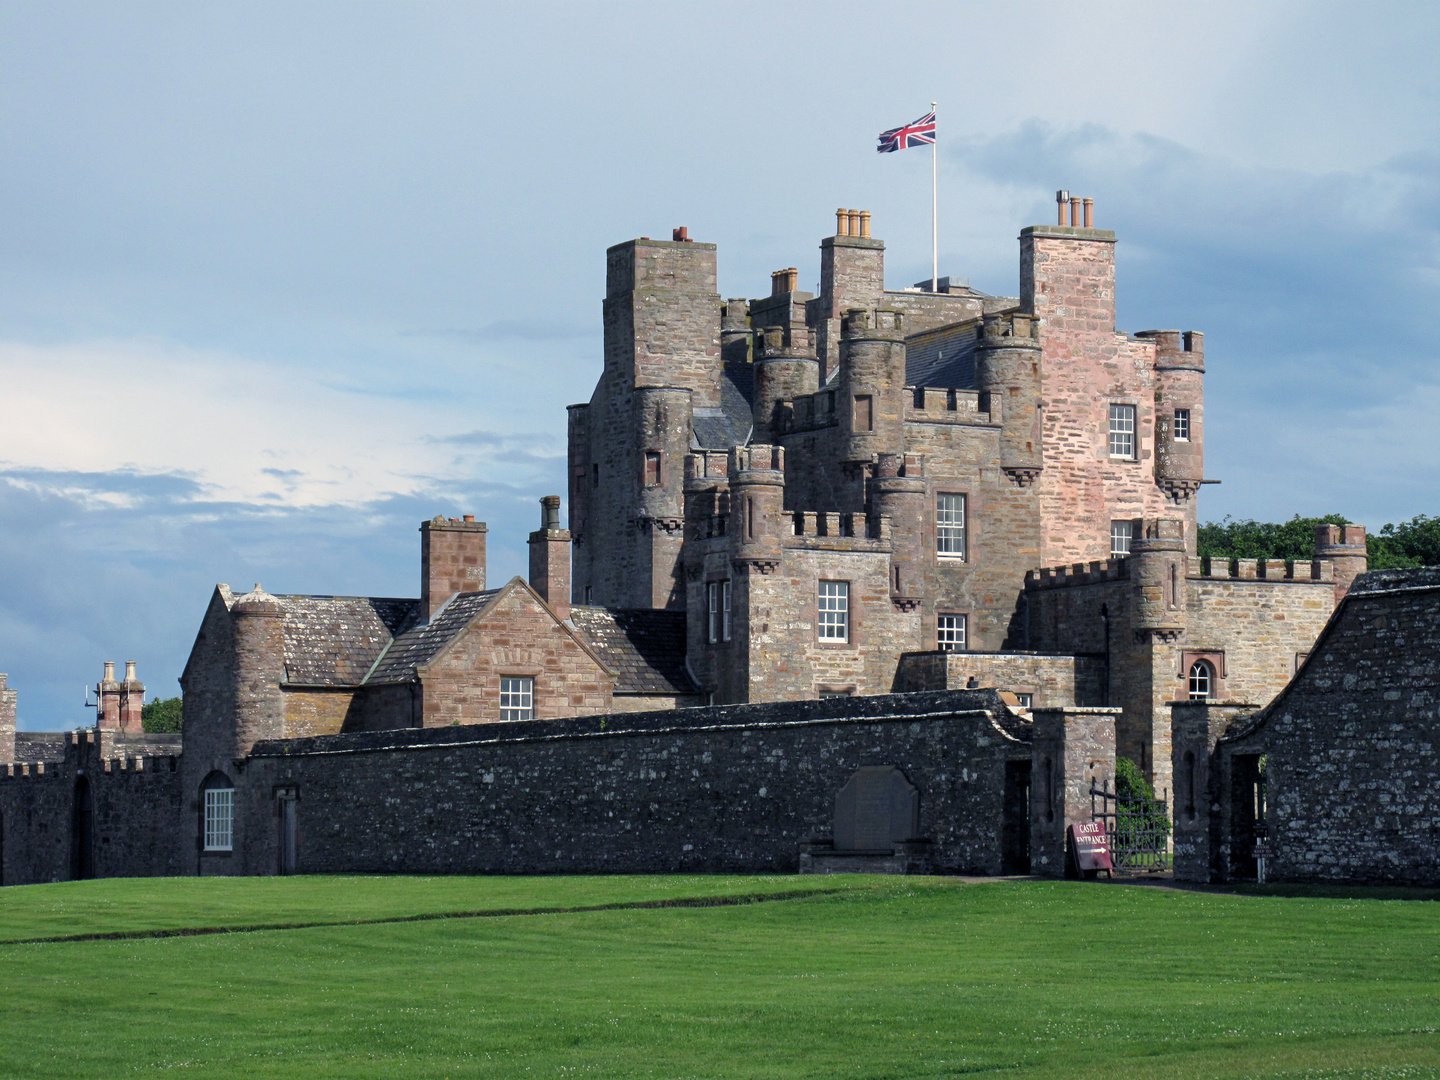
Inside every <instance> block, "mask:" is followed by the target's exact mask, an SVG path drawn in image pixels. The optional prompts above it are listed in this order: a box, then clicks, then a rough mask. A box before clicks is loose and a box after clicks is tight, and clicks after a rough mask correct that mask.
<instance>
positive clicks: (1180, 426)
mask: <svg viewBox="0 0 1440 1080" xmlns="http://www.w3.org/2000/svg"><path fill="white" fill-rule="evenodd" d="M1174 439H1175V441H1176V442H1189V441H1190V410H1189V409H1176V410H1175V427H1174Z"/></svg>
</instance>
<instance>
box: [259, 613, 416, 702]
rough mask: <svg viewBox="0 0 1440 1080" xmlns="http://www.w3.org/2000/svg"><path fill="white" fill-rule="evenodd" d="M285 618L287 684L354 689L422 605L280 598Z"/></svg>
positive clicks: (413, 618) (408, 624)
mask: <svg viewBox="0 0 1440 1080" xmlns="http://www.w3.org/2000/svg"><path fill="white" fill-rule="evenodd" d="M275 599H277V600H279V601H280V604H281V609H282V611H283V612H284V615H283V617H282V620H281V629H282V633H283V635H284V639H285V680H286V681H287V682H290V683H300V684H304V685H309V686H354V685H356V684H357V683H359V682H361V681H363V680H364V678H365V673H366V672H367V671H369V670H370V665H372V664H373V663H374V662H375V658H376V657H377V656H379V655H380V654H381V653H382V652H383V651H384V650H385V647H386V646H387V645H389V644H390V641H391V639H392V638H393V637H394V636H395V634H397V633H399V632H401V631H403V630H404V629H405V628H406V627H408V626H410V625H412V624H413V623H414V622H415V617H416V615H417V613H418V611H419V607H420V601H418V600H407V599H397V598H393V597H377V596H277V597H276V598H275Z"/></svg>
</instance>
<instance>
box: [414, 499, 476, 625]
mask: <svg viewBox="0 0 1440 1080" xmlns="http://www.w3.org/2000/svg"><path fill="white" fill-rule="evenodd" d="M486 531H487V529H486V525H485V522H483V521H476V520H475V515H474V514H466V515H465V517H464V519H463V520H462V519H461V518H450V519H449V520H446V519H445V518H443V517H441V516H440V515H439V514H436V515H435V517H433V518H431V519H430V520H429V521H422V522H421V523H420V620H421V622H428V621H429V620H430V616H432V615H434V614H435V612H437V611H439V610H440V609H441V608H442V607H444V606H445V604H446V603H447V602H448V601H449V599H450V598H451V597H452V596H454V595H455V594H456V593H462V592H480V591H482V590H483V589H484V588H485V533H486Z"/></svg>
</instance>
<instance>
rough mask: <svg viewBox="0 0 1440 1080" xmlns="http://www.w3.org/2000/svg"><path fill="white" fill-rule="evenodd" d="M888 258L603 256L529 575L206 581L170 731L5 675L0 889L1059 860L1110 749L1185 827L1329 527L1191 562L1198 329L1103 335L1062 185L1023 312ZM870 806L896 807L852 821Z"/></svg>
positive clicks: (1106, 294) (1109, 243)
mask: <svg viewBox="0 0 1440 1080" xmlns="http://www.w3.org/2000/svg"><path fill="white" fill-rule="evenodd" d="M884 251H885V248H884V244H883V242H881V241H880V240H878V239H876V238H874V237H873V236H872V235H871V221H870V215H869V214H868V213H864V212H857V211H847V210H842V211H837V214H836V230H835V235H833V236H829V237H826V238H824V239H823V240H822V241H821V243H820V274H819V291H818V294H811V293H808V292H802V291H800V290H799V289H798V279H799V271H798V270H797V269H796V268H794V267H790V268H786V269H782V270H778V271H776V272H775V273H774V274H773V275H772V276H771V290H770V295H769V296H766V297H762V298H759V299H750V300H745V299H731V300H722V299H721V297H720V296H719V294H718V292H717V291H716V280H717V273H716V249H715V246H714V245H712V244H705V243H699V242H696V241H692V240H691V239H690V238H689V236H688V234H687V231H686V230H685V229H677V230H675V231H674V234H673V236H672V239H670V240H651V239H648V238H641V239H639V240H634V241H628V242H626V243H623V244H619V245H616V246H615V247H612V248H611V249H610V250H609V251H608V253H607V284H606V296H605V301H604V335H605V336H604V367H603V371H602V373H601V375H600V378H599V381H598V383H597V386H596V389H595V392H594V394H593V395H592V397H591V399H590V401H589V403H588V404H584V405H574V406H571V408H570V410H569V426H568V437H569V454H568V504H569V521H568V526H569V527H568V529H567V528H562V527H561V523H560V499H559V498H558V497H555V496H547V497H546V498H545V499H543V500H541V519H540V527H539V528H538V529H537V530H536V531H535V532H534V533H532V534H531V537H530V573H529V575H528V578H529V580H528V581H526V580H522V579H520V578H515V579H512V580H511V581H510V582H508V583H505V584H504V585H501V586H500V587H498V588H491V587H488V584H487V581H486V573H485V562H486V555H485V539H486V526H485V524H484V523H483V522H477V521H475V520H474V519H473V518H472V517H465V518H462V519H455V518H450V519H446V518H435V519H433V520H432V521H427V522H424V523H423V524H422V525H421V530H420V535H421V559H420V564H421V566H420V570H421V573H420V596H419V598H418V599H406V598H376V597H335V596H316V595H278V596H277V595H271V594H270V593H267V592H265V591H264V590H263V589H261V588H260V586H258V585H257V586H256V587H255V589H254V590H252V591H251V592H249V593H247V594H244V595H238V594H237V593H236V592H235V591H232V590H231V589H230V588H229V587H228V586H225V585H220V586H217V588H216V590H215V593H214V594H213V596H212V598H211V602H210V605H209V609H208V610H207V612H206V614H205V616H204V619H203V620H202V624H201V627H200V630H199V633H198V634H197V637H196V641H195V644H194V647H193V649H192V652H191V656H190V660H189V663H188V664H187V666H186V669H185V673H184V675H183V676H182V679H181V682H182V687H183V690H184V734H183V739H180V738H178V737H174V736H145V735H143V734H140V733H139V732H138V728H137V724H136V720H137V718H136V717H134V716H132V715H131V714H132V713H133V712H134V711H135V710H134V708H133V707H132V705H130V704H124V703H126V702H130V703H138V701H139V700H140V698H139V697H137V696H136V695H137V694H143V687H141V686H140V684H139V683H138V681H137V680H136V679H135V673H134V671H133V669H131V670H128V671H127V676H126V680H124V681H123V683H122V682H121V681H117V680H115V679H114V678H113V671H111V670H109V669H108V668H107V672H106V678H105V679H104V680H102V682H101V684H100V685H99V686H98V687H97V695H98V696H97V700H98V701H100V702H101V706H100V708H99V714H98V723H97V728H96V730H95V731H93V732H90V733H82V734H79V735H77V734H70V735H44V736H41V735H25V734H23V733H22V734H19V735H17V734H15V733H14V722H13V715H14V713H13V691H0V714H4V712H5V709H6V707H7V704H6V703H7V700H8V702H9V706H8V708H9V713H8V715H9V716H10V717H11V719H10V721H9V728H8V735H7V732H6V730H5V717H4V715H0V758H4V759H5V760H8V761H11V762H14V763H15V764H13V765H11V766H9V767H8V779H9V780H10V781H13V782H12V783H10V784H9V785H8V786H7V784H6V783H3V782H0V841H4V844H5V846H4V849H3V852H0V869H3V868H4V867H5V866H7V865H8V866H10V867H11V869H10V870H8V871H5V873H6V876H5V877H4V879H3V880H4V881H6V882H11V881H16V880H47V879H48V878H49V877H64V876H67V875H68V876H89V874H90V873H96V874H105V873H273V872H277V871H278V872H291V871H295V870H297V869H299V870H312V871H320V870H323V871H330V870H341V869H347V868H348V869H369V870H401V869H424V870H428V871H433V870H441V871H443V870H469V871H476V870H481V871H484V870H492V871H495V870H498V871H525V872H534V871H553V870H581V871H584V870H601V869H725V870H739V869H747V868H748V869H768V870H776V869H779V870H783V869H787V868H788V869H794V868H795V867H796V866H797V865H798V866H810V867H812V868H816V867H823V868H833V866H832V864H833V865H840V866H843V865H858V864H856V863H854V861H853V860H854V859H860V858H871V859H878V860H879V861H878V862H877V863H876V864H875V866H876V867H877V868H889V869H896V868H901V869H904V868H910V869H914V868H917V867H922V866H928V867H932V868H935V869H940V870H950V871H957V870H967V871H972V872H979V873H999V872H1002V871H1021V870H1024V869H1027V868H1034V869H1036V870H1037V871H1039V872H1047V873H1056V872H1059V871H1060V869H1061V868H1062V866H1063V863H1064V837H1063V832H1064V829H1065V827H1066V825H1067V824H1069V823H1071V822H1074V821H1077V820H1082V819H1083V820H1088V818H1086V817H1085V815H1086V813H1087V810H1086V808H1087V806H1088V803H1087V794H1086V793H1087V791H1088V789H1089V785H1092V784H1094V783H1097V782H1099V783H1101V784H1102V786H1103V784H1104V783H1108V782H1109V780H1110V779H1111V778H1112V777H1113V771H1114V767H1115V760H1116V758H1117V756H1124V757H1128V758H1130V759H1131V760H1133V761H1135V762H1136V763H1138V764H1139V765H1140V766H1141V768H1142V769H1143V770H1144V772H1145V773H1146V774H1147V776H1148V777H1149V778H1151V779H1152V780H1153V782H1154V785H1155V787H1156V788H1157V790H1160V791H1166V792H1168V791H1172V790H1175V789H1176V786H1177V781H1178V782H1179V785H1180V787H1183V788H1184V791H1185V792H1186V793H1188V794H1186V796H1185V797H1186V798H1188V799H1190V802H1189V803H1187V808H1189V809H1193V804H1194V801H1195V796H1194V792H1195V791H1196V784H1197V783H1198V781H1197V780H1196V779H1195V777H1196V771H1195V766H1194V764H1193V762H1194V756H1195V754H1196V753H1197V752H1198V753H1201V754H1203V755H1210V756H1213V755H1222V756H1223V755H1224V754H1226V753H1228V752H1229V751H1228V750H1226V746H1228V745H1229V744H1228V743H1224V740H1223V738H1222V736H1223V735H1224V731H1222V730H1221V729H1219V728H1215V727H1214V723H1212V722H1211V721H1208V720H1207V721H1206V723H1209V724H1211V727H1210V728H1207V729H1206V731H1207V732H1208V735H1207V738H1208V739H1209V741H1208V742H1205V740H1204V739H1201V740H1200V742H1199V743H1197V742H1196V738H1197V737H1196V736H1195V735H1194V733H1193V730H1192V729H1194V727H1195V723H1196V722H1195V721H1194V719H1193V717H1194V715H1197V714H1196V712H1195V710H1196V709H1199V710H1201V712H1202V714H1203V715H1204V716H1206V717H1209V716H1212V715H1213V716H1222V715H1223V716H1225V717H1228V718H1230V719H1234V717H1236V716H1239V715H1241V714H1242V713H1243V714H1245V715H1247V716H1248V715H1249V714H1251V713H1253V712H1254V706H1251V707H1249V708H1248V709H1247V708H1246V707H1245V706H1243V705H1237V704H1236V703H1245V702H1251V703H1255V705H1257V706H1258V705H1260V704H1263V703H1265V702H1267V701H1270V700H1271V699H1272V698H1274V697H1275V696H1276V695H1277V694H1278V693H1280V692H1281V691H1282V690H1283V689H1284V688H1285V687H1286V686H1287V684H1290V683H1291V681H1292V678H1293V677H1294V676H1295V675H1296V672H1297V671H1298V670H1302V669H1303V668H1304V666H1305V665H1306V662H1307V657H1308V655H1309V653H1310V651H1311V649H1312V647H1313V646H1314V643H1315V641H1316V639H1317V637H1318V636H1319V635H1320V634H1321V631H1322V630H1323V629H1325V628H1326V627H1327V624H1329V623H1331V622H1332V621H1333V619H1334V617H1335V616H1334V613H1335V611H1336V605H1337V604H1338V603H1341V602H1342V601H1344V599H1345V597H1346V594H1347V591H1348V590H1349V588H1350V586H1351V584H1352V582H1354V581H1355V579H1356V577H1357V576H1358V575H1360V574H1362V573H1363V572H1364V570H1365V537H1364V530H1363V529H1361V528H1359V527H1357V526H1344V527H1328V526H1327V527H1325V528H1324V529H1322V530H1321V532H1320V535H1318V536H1317V548H1316V557H1315V559H1314V560H1313V561H1304V562H1292V563H1288V564H1285V563H1276V562H1273V561H1270V562H1266V561H1264V560H1260V561H1255V560H1251V561H1245V560H1240V561H1238V562H1236V561H1230V562H1226V561H1223V560H1216V561H1211V560H1206V559H1201V558H1199V557H1197V552H1196V539H1197V529H1196V522H1197V518H1196V502H1197V497H1198V494H1199V492H1200V490H1201V487H1202V486H1203V485H1204V484H1205V483H1207V482H1209V481H1207V480H1206V478H1205V477H1204V472H1203V447H1204V433H1205V424H1204V392H1203V378H1204V370H1205V363H1204V347H1203V338H1202V335H1201V334H1200V333H1198V332H1194V331H1189V332H1180V331H1171V330H1153V331H1143V332H1139V333H1134V334H1126V333H1122V332H1119V331H1117V330H1116V328H1115V236H1114V234H1113V233H1111V232H1108V231H1105V230H1102V229H1098V228H1095V227H1094V208H1093V204H1092V203H1091V201H1090V200H1088V199H1085V200H1081V199H1078V198H1075V199H1072V198H1070V197H1069V196H1068V194H1067V193H1064V192H1061V193H1059V195H1058V197H1057V222H1056V224H1054V225H1041V226H1032V227H1028V228H1025V229H1023V230H1022V231H1021V234H1020V259H1019V263H1020V280H1019V289H1018V293H1019V295H1018V296H1016V297H999V296H989V295H986V294H984V293H980V292H978V291H976V290H973V289H971V288H969V287H968V286H967V285H964V284H961V283H959V282H957V281H955V280H954V279H945V278H941V279H938V280H937V281H936V282H933V283H932V282H925V283H923V284H921V285H919V286H915V287H911V288H902V289H887V288H886V285H885V279H884ZM5 693H8V694H11V695H12V696H11V697H10V698H9V699H6V698H5V697H4V696H3V694H5ZM843 699H853V700H843ZM1176 703H1180V705H1183V706H1184V709H1181V711H1180V712H1177V711H1176V710H1177V708H1180V706H1177V704H1176ZM1222 703H1224V704H1223V705H1222ZM707 706H708V707H707ZM1185 709H1188V710H1189V711H1185ZM1227 709H1228V710H1230V711H1229V712H1226V711H1225V710H1227ZM587 718H598V719H587ZM1182 720H1183V723H1182ZM1227 722H1228V721H1227ZM1177 725H1179V726H1177ZM1187 725H1188V726H1187ZM1211 728H1214V730H1211ZM1177 731H1178V732H1182V734H1183V738H1184V740H1185V741H1184V745H1183V754H1189V755H1190V757H1189V758H1183V757H1182V756H1181V755H1182V747H1180V746H1178V745H1177V744H1175V743H1174V741H1173V739H1172V732H1177ZM7 739H8V741H7ZM1222 744H1223V745H1222ZM1197 746H1198V747H1199V749H1198V750H1197ZM877 748H883V749H877ZM1271 752H1272V753H1273V752H1275V751H1271ZM877 754H878V755H879V756H880V757H881V758H884V760H878V759H876V760H872V759H874V758H876V755H877ZM1177 760H1181V761H1182V764H1181V765H1180V766H1179V768H1180V773H1178V774H1177V772H1176V769H1177V766H1176V761H1177ZM1207 760H1208V757H1207ZM1217 760H1218V758H1217ZM1247 760H1248V759H1247ZM384 762H388V765H387V764H384ZM682 763H683V764H682ZM1252 764H1253V763H1252ZM1246 767H1250V766H1248V765H1247V766H1246ZM957 774H958V775H957ZM1181 774H1183V775H1181ZM1217 775H1218V774H1217ZM402 776H403V778H404V779H403V783H402V782H401V777H402ZM477 777H478V778H480V779H479V780H478V781H477V779H476V778H477ZM56 780H60V781H63V782H61V783H58V784H57V783H55V781H56ZM1251 781H1254V777H1251ZM1227 782H1228V781H1227ZM477 783H478V785H479V786H478V787H477V786H476V785H477ZM867 784H868V785H871V786H872V787H873V788H874V790H873V791H871V792H870V795H869V796H864V795H857V794H856V793H857V791H860V790H861V789H862V788H864V786H865V785H867ZM857 785H858V786H857ZM876 785H879V786H876ZM1252 786H1253V785H1252ZM402 788H403V789H404V790H403V791H402ZM867 790H868V789H867ZM1227 790H1228V788H1227ZM1237 790H1238V789H1237ZM427 792H429V793H431V794H433V795H434V797H435V798H440V797H441V793H443V798H444V800H445V801H446V805H447V806H450V807H452V808H454V807H460V808H462V809H463V814H462V816H463V817H465V823H464V824H463V825H457V824H455V823H454V822H450V823H448V824H447V822H446V821H444V820H440V819H437V816H436V814H435V813H434V811H433V807H432V806H431V805H430V801H429V796H428V795H427V794H426V793H427ZM877 792H880V793H881V794H876V793H877ZM1176 797H1177V799H1178V798H1179V797H1180V793H1178V792H1177V795H1176ZM7 799H8V800H9V802H7V801H6V800H7ZM107 800H109V801H108V802H107ZM877 800H878V801H877ZM886 800H889V801H888V802H887V801H886ZM907 800H908V801H907ZM881 803H885V804H886V805H893V806H895V807H900V806H902V805H903V806H907V807H909V809H908V810H905V811H904V812H902V811H901V810H898V809H897V810H895V811H894V813H893V815H892V817H891V818H886V819H885V820H884V821H880V820H878V819H876V820H867V821H859V820H858V819H856V818H855V817H854V815H855V814H857V813H859V811H857V810H856V809H855V808H856V807H857V806H871V807H872V809H873V807H874V806H876V805H880V804H881ZM102 804H104V806H102ZM1177 805H1178V803H1177ZM42 806H43V807H44V812H40V813H37V812H36V808H37V807H42ZM106 807H108V809H106ZM336 807H345V809H344V810H343V811H336V810H335V808H336ZM829 807H833V808H835V815H836V816H835V817H834V820H833V821H832V820H830V818H829V810H828V809H827V808H829ZM847 807H848V809H844V808H847ZM607 808H608V809H607ZM602 811H603V815H604V820H595V819H594V814H596V813H602ZM212 812H213V813H212ZM337 813H338V817H336V816H335V815H336V814H337ZM617 813H618V814H619V815H620V819H621V822H620V823H617V821H615V820H611V819H612V818H614V815H616V814H617ZM17 814H18V815H20V816H21V818H22V819H23V820H24V821H25V822H26V823H27V824H26V826H25V829H24V830H23V831H22V830H20V828H19V826H18V825H17V824H16V822H17ZM217 815H218V816H217ZM327 815H328V816H327ZM846 815H849V816H848V817H846ZM842 818H844V819H845V820H844V821H843V822H842V820H841V819H842ZM222 819H223V823H224V829H223V830H220V826H219V825H218V824H217V822H220V821H222ZM1189 820H1190V822H1191V823H1192V826H1193V822H1194V820H1195V819H1194V818H1193V817H1192V818H1191V819H1189ZM887 822H888V823H887ZM47 823H49V824H47ZM66 823H68V824H66ZM102 823H108V824H107V825H103V826H102ZM622 823H623V827H620V826H621V824H622ZM1178 827H1179V826H1178V822H1177V829H1178ZM616 828H620V833H623V834H624V836H625V838H626V839H625V840H624V842H623V843H622V842H620V841H619V840H617V839H616V836H617V835H619V834H617V832H616V831H615V830H616ZM47 829H50V830H51V831H49V832H47V831H46V830H47ZM106 829H108V830H109V831H108V832H105V830H106ZM217 830H219V831H217ZM101 832H105V836H103V837H101V836H100V833H101ZM1241 832H1243V829H1242V830H1241ZM826 833H829V834H831V835H830V836H829V837H828V838H827V837H826V836H825V834H826ZM352 834H353V839H352V838H351V837H352ZM862 834H863V835H866V836H869V838H870V839H869V841H867V843H868V844H869V846H868V847H867V846H865V845H863V844H862V845H860V846H856V845H857V844H858V843H859V842H858V841H856V840H854V837H856V836H860V835H862ZM1178 836H1179V833H1178V832H1177V838H1178ZM844 838H849V839H844ZM17 839H19V840H20V841H21V842H20V846H19V847H18V848H17V846H16V842H17ZM221 841H223V842H221ZM892 841H893V845H892ZM1178 842H1179V841H1178V839H1177V844H1178ZM847 844H848V845H849V847H847V846H846V845H847ZM907 844H908V845H910V846H909V847H906V846H905V845H907ZM456 845H459V847H457V846H456ZM827 845H829V846H828V847H827ZM892 847H893V851H892V850H891V848H892ZM1179 850H1180V849H1179V847H1178V846H1177V848H1176V851H1177V859H1179V854H1178V853H1179ZM1187 850H1188V849H1187ZM1214 850H1215V851H1218V850H1219V849H1218V848H1215V849H1214ZM1206 851H1207V852H1210V854H1209V855H1207V856H1206V858H1209V859H1210V864H1213V863H1214V858H1216V857H1218V856H1214V851H1212V850H1211V848H1207V849H1206ZM77 852H79V854H77ZM837 853H838V854H837ZM1212 856H1213V857H1212ZM847 858H848V859H851V860H852V861H851V862H850V863H846V862H845V860H846V859H847ZM107 860H108V861H107ZM826 860H830V861H829V862H827V861H826ZM834 860H839V862H838V863H836V862H835V861H834ZM1193 861H1194V860H1193V859H1192V862H1193ZM1210 864H1207V865H1210ZM1177 865H1179V863H1178V862H1177ZM1215 865H1218V864H1215ZM1226 865H1227V866H1228V865H1229V864H1226ZM1236 865H1240V864H1239V863H1237V864H1236ZM1251 866H1252V872H1253V863H1252V864H1251ZM1214 872H1215V873H1216V874H1218V875H1219V876H1224V875H1225V874H1226V873H1230V870H1226V869H1224V868H1222V869H1219V870H1215V871H1214ZM1197 873H1198V871H1197Z"/></svg>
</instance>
